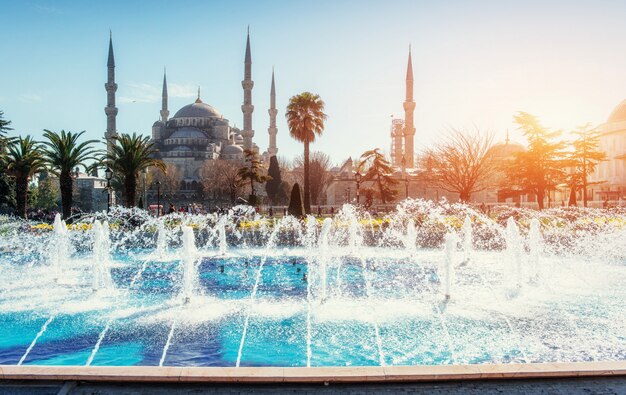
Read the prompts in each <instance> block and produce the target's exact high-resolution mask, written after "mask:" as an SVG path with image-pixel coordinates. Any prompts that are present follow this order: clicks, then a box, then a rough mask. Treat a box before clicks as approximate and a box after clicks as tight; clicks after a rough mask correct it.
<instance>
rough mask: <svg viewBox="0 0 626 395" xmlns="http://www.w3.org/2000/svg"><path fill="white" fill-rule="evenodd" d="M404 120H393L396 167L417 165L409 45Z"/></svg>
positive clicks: (392, 148) (392, 150) (392, 145)
mask: <svg viewBox="0 0 626 395" xmlns="http://www.w3.org/2000/svg"><path fill="white" fill-rule="evenodd" d="M405 89H406V91H405V93H406V95H405V100H404V103H403V107H404V120H402V119H395V118H394V119H392V120H391V164H392V165H394V166H396V167H403V168H409V169H411V168H414V167H415V148H414V137H415V124H414V113H415V101H414V100H413V62H412V60H411V47H410V46H409V60H408V64H407V68H406V79H405Z"/></svg>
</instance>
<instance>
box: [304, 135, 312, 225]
mask: <svg viewBox="0 0 626 395" xmlns="http://www.w3.org/2000/svg"><path fill="white" fill-rule="evenodd" d="M304 213H305V214H311V185H310V184H309V141H308V140H306V141H305V142H304Z"/></svg>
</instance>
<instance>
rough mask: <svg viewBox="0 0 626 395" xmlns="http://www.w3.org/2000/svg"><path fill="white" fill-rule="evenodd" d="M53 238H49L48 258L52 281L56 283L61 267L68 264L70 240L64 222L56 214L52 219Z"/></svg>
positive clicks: (59, 215)
mask: <svg viewBox="0 0 626 395" xmlns="http://www.w3.org/2000/svg"><path fill="white" fill-rule="evenodd" d="M52 226H53V231H52V232H53V236H52V237H50V241H49V245H48V257H49V260H50V266H52V270H53V271H54V273H55V277H54V280H55V281H58V279H59V277H60V276H61V267H62V265H67V264H68V263H69V262H70V259H69V257H70V248H71V243H70V238H69V232H68V231H67V225H66V224H65V221H63V220H61V214H57V215H55V217H54V224H53V225H52Z"/></svg>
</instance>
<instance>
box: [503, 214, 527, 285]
mask: <svg viewBox="0 0 626 395" xmlns="http://www.w3.org/2000/svg"><path fill="white" fill-rule="evenodd" d="M506 252H507V261H508V263H509V270H508V273H506V276H507V277H508V278H509V283H510V287H511V289H512V290H514V291H516V292H519V290H520V289H521V288H522V284H523V278H522V240H521V236H520V233H519V227H518V226H517V224H516V223H515V220H513V217H509V219H508V220H507V221H506Z"/></svg>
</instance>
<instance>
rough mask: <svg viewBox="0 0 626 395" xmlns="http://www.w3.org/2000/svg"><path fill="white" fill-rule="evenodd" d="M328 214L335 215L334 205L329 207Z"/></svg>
mask: <svg viewBox="0 0 626 395" xmlns="http://www.w3.org/2000/svg"><path fill="white" fill-rule="evenodd" d="M330 215H331V216H333V215H335V208H334V207H331V208H330Z"/></svg>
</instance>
